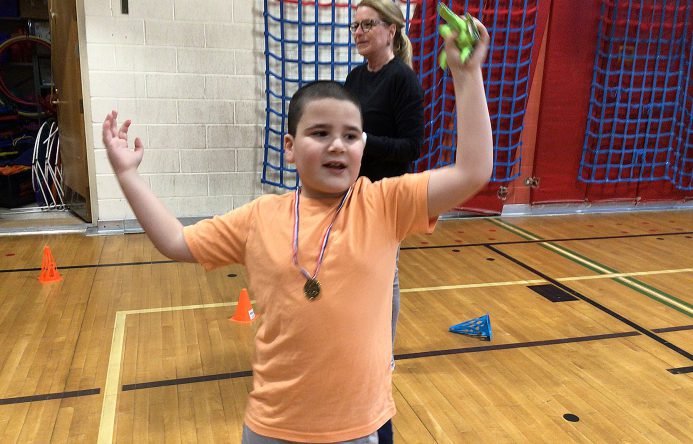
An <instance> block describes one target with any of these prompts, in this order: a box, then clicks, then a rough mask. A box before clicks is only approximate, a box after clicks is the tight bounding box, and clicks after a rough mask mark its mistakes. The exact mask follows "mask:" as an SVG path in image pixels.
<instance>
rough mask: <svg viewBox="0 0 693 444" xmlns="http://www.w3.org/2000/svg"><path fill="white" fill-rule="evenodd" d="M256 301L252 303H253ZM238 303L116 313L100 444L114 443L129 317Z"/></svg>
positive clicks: (104, 396) (99, 438)
mask: <svg viewBox="0 0 693 444" xmlns="http://www.w3.org/2000/svg"><path fill="white" fill-rule="evenodd" d="M253 302H255V301H251V303H253ZM237 304H238V303H237V302H230V303H229V302H220V303H216V304H198V305H183V306H178V307H160V308H143V309H140V310H123V311H118V312H116V316H115V323H114V325H113V339H112V340H111V354H110V355H109V357H108V371H107V372H106V385H105V387H104V393H103V403H102V404H101V420H100V422H99V437H98V439H97V443H98V444H110V443H112V442H113V431H114V430H115V417H116V405H117V401H118V386H119V385H120V367H121V363H122V359H123V346H124V345H125V320H126V318H127V316H128V315H131V314H141V313H162V312H168V311H182V310H195V309H204V308H216V307H229V306H233V305H237Z"/></svg>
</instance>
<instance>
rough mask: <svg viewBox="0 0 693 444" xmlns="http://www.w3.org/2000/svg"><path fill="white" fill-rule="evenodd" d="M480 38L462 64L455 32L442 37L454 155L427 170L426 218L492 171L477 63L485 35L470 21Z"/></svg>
mask: <svg viewBox="0 0 693 444" xmlns="http://www.w3.org/2000/svg"><path fill="white" fill-rule="evenodd" d="M474 22H475V24H476V26H477V29H478V30H479V34H480V36H481V39H480V40H479V42H478V43H477V45H476V48H475V49H474V52H473V53H472V55H471V57H470V58H469V60H467V62H466V63H464V64H463V63H462V62H461V61H460V51H459V49H458V48H457V46H456V44H455V39H456V37H457V33H456V32H455V33H453V34H452V35H450V36H448V37H447V38H446V39H445V51H446V53H447V60H448V66H449V67H450V73H451V74H452V78H453V83H454V86H455V107H456V110H457V158H456V162H455V165H453V166H449V167H445V168H439V169H436V170H433V171H432V172H431V177H430V179H429V182H428V215H429V217H434V216H438V215H439V214H441V213H443V212H445V211H448V210H450V209H451V208H453V207H454V206H455V205H457V204H459V203H462V202H464V201H465V200H467V199H469V198H470V197H472V196H473V195H474V194H476V193H477V192H478V191H479V190H480V189H481V188H482V187H483V186H485V185H486V184H487V183H488V180H489V178H490V177H491V173H492V170H493V135H492V133H491V119H490V118H489V113H488V105H487V103H486V95H485V93H484V83H483V77H482V75H481V65H482V63H483V61H484V59H485V58H486V52H487V50H488V45H489V40H490V39H489V35H488V32H487V31H486V28H485V27H484V25H482V24H481V22H479V21H478V20H476V19H475V20H474Z"/></svg>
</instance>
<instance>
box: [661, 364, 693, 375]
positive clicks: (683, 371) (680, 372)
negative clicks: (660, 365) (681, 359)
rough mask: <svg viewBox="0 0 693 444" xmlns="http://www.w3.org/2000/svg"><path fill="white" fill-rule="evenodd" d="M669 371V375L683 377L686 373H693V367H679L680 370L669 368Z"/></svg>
mask: <svg viewBox="0 0 693 444" xmlns="http://www.w3.org/2000/svg"><path fill="white" fill-rule="evenodd" d="M667 371H668V372H669V373H673V374H675V375H683V374H686V373H693V366H690V367H678V368H668V369H667Z"/></svg>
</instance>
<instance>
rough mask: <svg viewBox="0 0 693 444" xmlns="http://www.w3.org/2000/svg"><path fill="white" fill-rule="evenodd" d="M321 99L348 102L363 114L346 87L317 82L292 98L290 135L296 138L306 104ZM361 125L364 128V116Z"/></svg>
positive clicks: (306, 85)
mask: <svg viewBox="0 0 693 444" xmlns="http://www.w3.org/2000/svg"><path fill="white" fill-rule="evenodd" d="M320 99H337V100H346V101H348V102H351V103H353V104H354V105H356V108H357V109H358V110H359V114H361V105H360V104H359V99H358V98H356V96H355V95H353V94H352V93H351V92H350V91H349V90H347V89H346V88H345V87H344V85H342V84H341V83H337V82H334V81H332V80H317V81H315V82H310V83H307V84H305V85H303V86H302V87H300V88H299V89H298V91H296V93H295V94H294V95H293V97H292V98H291V101H290V102H289V115H288V118H287V120H288V122H287V127H288V128H287V130H288V132H289V134H291V135H292V136H296V128H298V122H299V121H300V120H301V117H302V116H303V110H304V108H305V107H306V104H307V103H308V102H311V101H313V100H320ZM361 125H362V126H363V116H361Z"/></svg>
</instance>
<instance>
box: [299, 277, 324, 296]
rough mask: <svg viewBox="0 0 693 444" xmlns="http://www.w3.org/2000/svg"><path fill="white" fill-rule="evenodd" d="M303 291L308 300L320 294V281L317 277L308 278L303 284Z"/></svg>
mask: <svg viewBox="0 0 693 444" xmlns="http://www.w3.org/2000/svg"><path fill="white" fill-rule="evenodd" d="M303 293H305V294H306V298H308V300H311V301H312V300H313V299H315V298H317V297H318V296H320V282H318V280H317V279H308V280H307V281H306V283H305V285H304V286H303Z"/></svg>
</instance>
